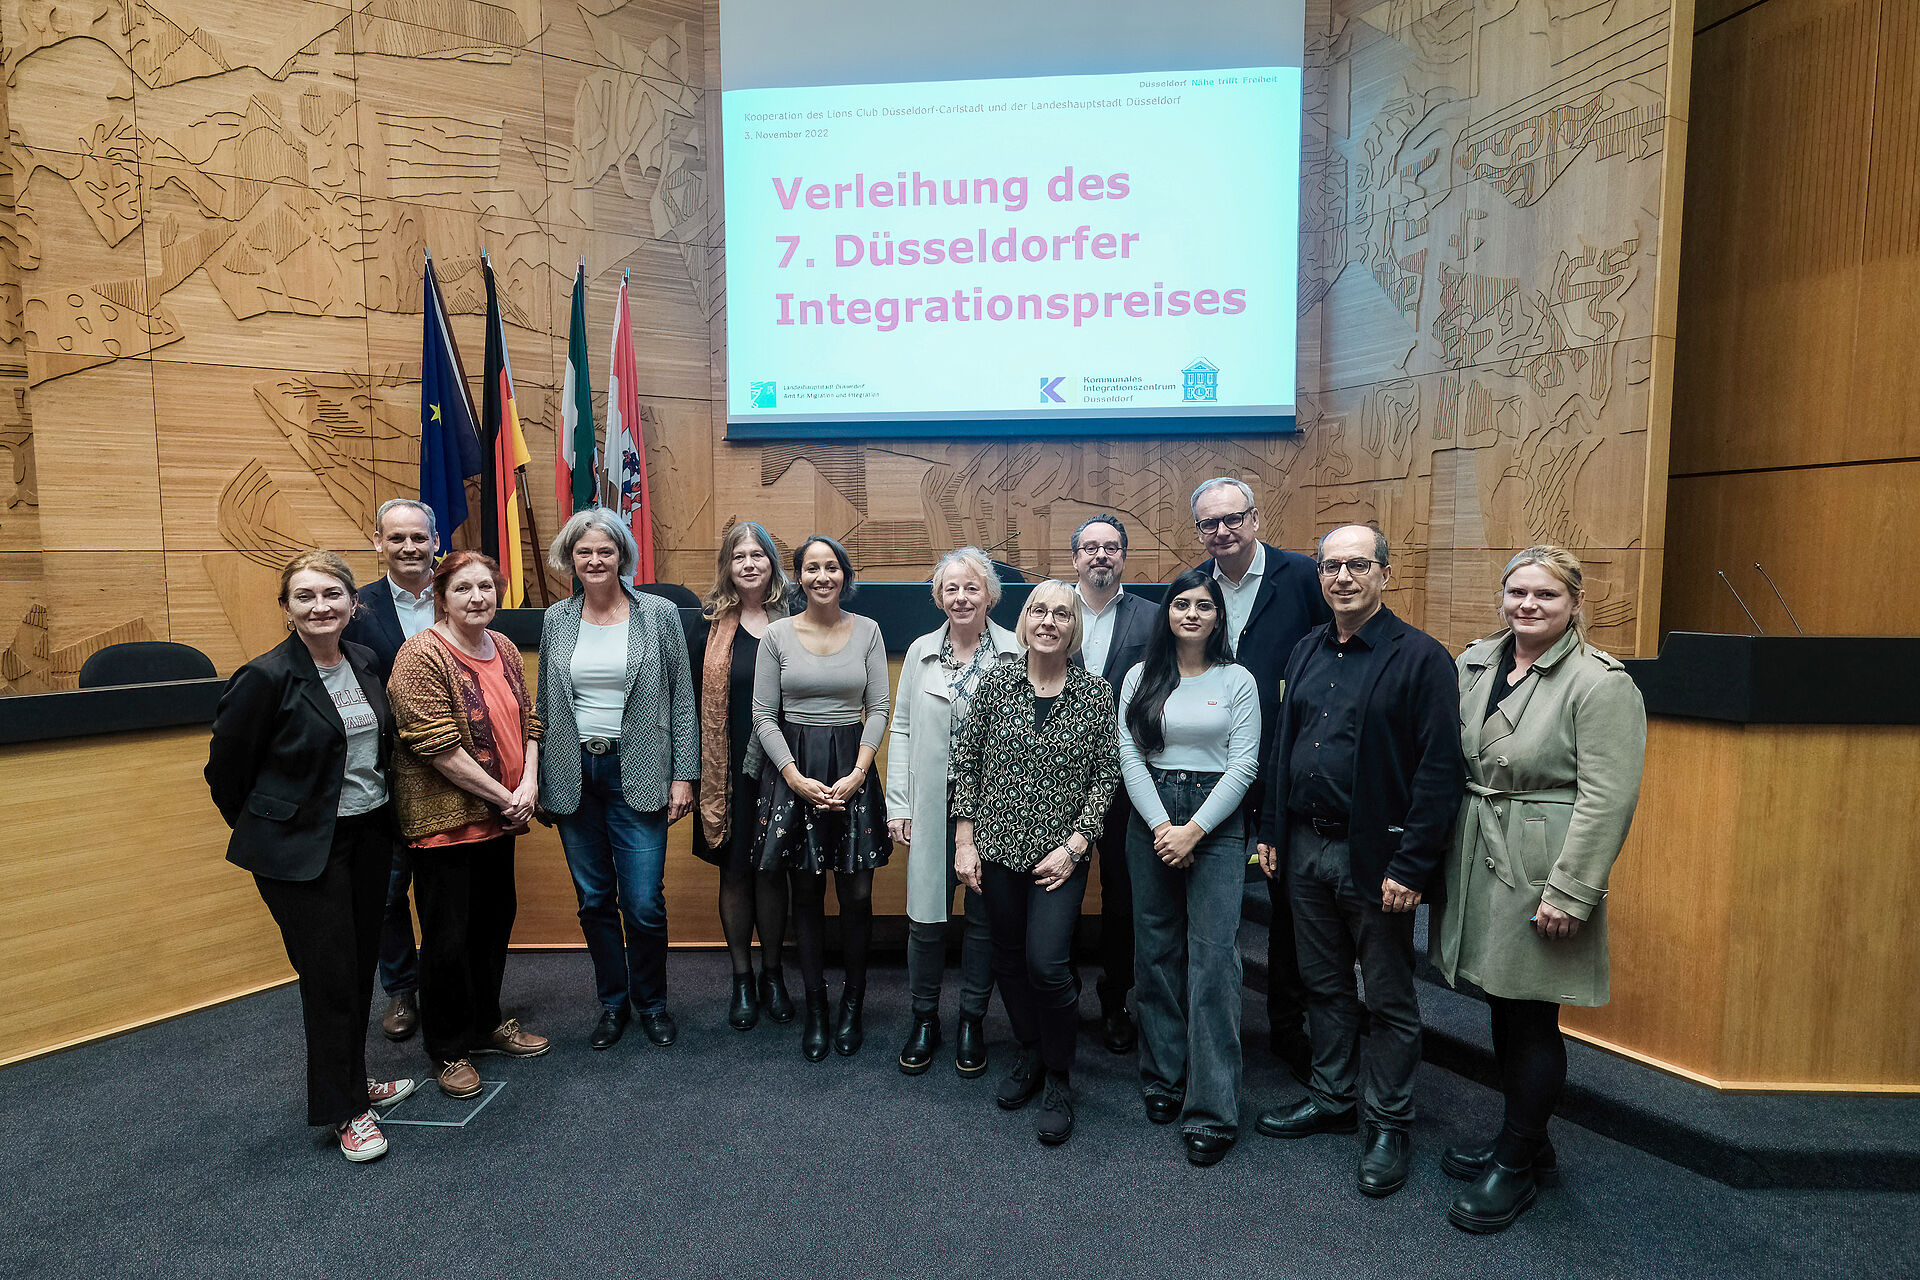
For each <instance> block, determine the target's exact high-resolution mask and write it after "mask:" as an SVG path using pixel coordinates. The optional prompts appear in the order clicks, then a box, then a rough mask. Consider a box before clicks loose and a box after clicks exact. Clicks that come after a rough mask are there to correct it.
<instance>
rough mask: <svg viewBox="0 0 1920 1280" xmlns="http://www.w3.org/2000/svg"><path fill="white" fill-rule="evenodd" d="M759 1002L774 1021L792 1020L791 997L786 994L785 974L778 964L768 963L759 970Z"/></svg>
mask: <svg viewBox="0 0 1920 1280" xmlns="http://www.w3.org/2000/svg"><path fill="white" fill-rule="evenodd" d="M760 1003H761V1004H763V1005H765V1006H767V1016H768V1017H769V1018H772V1019H773V1020H774V1021H775V1022H792V1021H793V997H792V996H790V995H788V994H787V982H786V975H785V974H783V973H781V972H780V966H779V965H777V964H775V965H768V966H767V967H766V968H765V969H763V970H761V972H760Z"/></svg>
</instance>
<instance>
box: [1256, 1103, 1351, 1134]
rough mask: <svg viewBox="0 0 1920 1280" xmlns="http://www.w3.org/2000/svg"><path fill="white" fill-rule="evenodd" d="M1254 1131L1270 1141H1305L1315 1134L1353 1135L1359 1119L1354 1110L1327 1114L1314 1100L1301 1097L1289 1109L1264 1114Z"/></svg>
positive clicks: (1277, 1109) (1276, 1108)
mask: <svg viewBox="0 0 1920 1280" xmlns="http://www.w3.org/2000/svg"><path fill="white" fill-rule="evenodd" d="M1255 1128H1257V1129H1259V1130H1260V1132H1262V1133H1264V1134H1266V1135H1267V1136H1268V1137H1269V1138H1306V1137H1310V1136H1312V1135H1313V1134H1316V1133H1353V1132H1356V1131H1357V1130H1358V1129H1359V1128H1360V1118H1359V1116H1357V1115H1356V1114H1355V1113H1354V1112H1352V1111H1327V1110H1324V1109H1323V1108H1322V1107H1321V1106H1320V1104H1319V1103H1317V1102H1315V1101H1314V1100H1313V1099H1312V1098H1302V1099H1301V1100H1300V1101H1298V1102H1296V1103H1294V1104H1293V1105H1292V1106H1290V1107H1275V1108H1274V1109H1273V1110H1271V1111H1262V1112H1261V1113H1260V1119H1259V1122H1258V1123H1257V1124H1256V1125H1255Z"/></svg>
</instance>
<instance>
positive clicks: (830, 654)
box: [753, 534, 893, 1062]
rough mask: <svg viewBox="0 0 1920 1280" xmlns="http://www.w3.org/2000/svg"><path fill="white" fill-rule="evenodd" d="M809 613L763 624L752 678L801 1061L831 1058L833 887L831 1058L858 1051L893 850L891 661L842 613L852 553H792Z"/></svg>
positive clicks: (767, 861) (872, 626)
mask: <svg viewBox="0 0 1920 1280" xmlns="http://www.w3.org/2000/svg"><path fill="white" fill-rule="evenodd" d="M793 573H794V578H795V579H796V580H797V581H798V582H799V584H800V591H801V594H802V596H803V598H804V599H805V600H806V608H805V609H804V610H803V611H802V612H800V613H798V614H796V615H794V616H792V617H786V618H780V619H778V620H776V621H774V622H772V623H769V624H768V626H767V634H766V636H765V637H764V638H763V639H762V640H761V641H760V657H759V659H758V662H757V664H756V666H755V668H754V677H753V729H754V733H755V734H756V735H757V736H758V738H759V742H760V749H761V750H762V751H764V752H765V753H766V762H765V763H764V764H762V765H761V767H760V813H759V830H758V833H757V835H756V841H757V864H758V866H759V868H760V869H761V870H762V871H775V870H784V871H786V872H787V873H788V875H789V878H790V884H791V894H792V900H793V932H794V941H795V943H796V944H797V946H798V948H799V951H800V974H801V977H802V978H803V980H804V981H805V982H806V987H807V1020H806V1024H805V1026H804V1028H803V1030H802V1031H801V1033H800V1051H801V1053H802V1054H804V1055H805V1056H806V1059H807V1061H808V1062H819V1061H821V1060H822V1059H824V1058H825V1057H826V1056H827V980H826V961H825V956H824V942H823V936H822V935H823V934H824V933H825V930H826V909H827V908H826V877H827V873H828V872H829V871H831V872H832V873H833V887H834V897H835V899H836V900H837V901H838V902H839V904H840V936H841V950H842V952H843V953H844V958H845V964H846V975H847V978H846V986H845V987H844V988H842V990H841V993H840V1011H839V1016H838V1017H837V1018H836V1019H835V1022H834V1027H833V1050H834V1052H835V1053H839V1054H843V1055H852V1054H854V1053H857V1052H859V1049H860V1044H861V1041H862V1039H863V1038H864V1033H863V1031H862V1028H861V1019H860V1015H861V1009H862V1006H863V1005H864V1003H865V1001H866V994H867V951H868V948H869V947H870V946H871V944H872V941H873V869H874V868H875V867H879V866H884V865H885V864H886V861H887V858H888V856H889V855H891V854H892V852H893V841H892V839H890V838H889V837H888V835H887V800H886V796H885V795H883V794H882V792H881V790H880V780H879V779H878V778H875V777H874V776H873V757H874V755H875V753H876V752H877V751H878V750H879V747H880V739H881V736H882V735H883V734H885V733H886V731H887V709H888V706H889V702H890V700H889V698H888V694H887V652H886V648H885V646H884V645H883V644H882V643H881V640H880V627H879V625H878V624H877V623H875V622H874V620H873V619H872V618H863V617H861V616H859V615H858V614H852V613H848V612H846V611H845V610H843V609H842V608H841V607H840V606H841V604H842V602H844V601H845V600H847V599H849V598H850V597H851V596H852V595H853V562H852V560H851V559H849V558H848V556H847V549H846V548H845V547H843V546H841V545H840V544H839V543H838V542H836V541H834V540H833V539H832V538H829V537H827V536H825V535H824V534H814V535H813V536H812V537H810V538H808V539H807V540H806V541H805V542H802V543H801V544H800V546H799V547H798V548H796V549H795V551H794V553H793Z"/></svg>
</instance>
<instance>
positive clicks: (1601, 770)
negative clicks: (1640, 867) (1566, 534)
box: [1435, 546, 1647, 1232]
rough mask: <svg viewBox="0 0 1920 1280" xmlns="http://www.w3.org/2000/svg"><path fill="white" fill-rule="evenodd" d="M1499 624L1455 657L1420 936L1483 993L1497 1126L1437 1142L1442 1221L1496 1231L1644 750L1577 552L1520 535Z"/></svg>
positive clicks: (1534, 1157)
mask: <svg viewBox="0 0 1920 1280" xmlns="http://www.w3.org/2000/svg"><path fill="white" fill-rule="evenodd" d="M1501 592H1502V594H1501V602H1500V611H1501V615H1502V617H1503V618H1504V620H1505V622H1506V627H1505V629H1503V630H1502V631H1500V632H1499V633H1497V634H1495V635H1493V636H1490V637H1489V638H1487V639H1485V640H1481V641H1479V642H1477V643H1475V644H1473V645H1470V646H1468V648H1467V651H1466V652H1465V653H1463V654H1461V655H1460V660H1459V669H1460V745H1461V748H1462V751H1463V753H1464V754H1465V756H1466V763H1467V783H1466V785H1467V796H1466V800H1465V806H1464V808H1463V810H1462V812H1461V815H1460V823H1459V826H1458V827H1457V828H1456V835H1455V844H1454V853H1453V857H1452V859H1451V861H1450V862H1449V863H1448V865H1447V895H1446V901H1445V905H1444V906H1443V908H1442V909H1441V914H1440V918H1439V919H1438V921H1436V923H1435V936H1436V938H1437V939H1438V943H1437V946H1436V948H1435V952H1436V958H1437V960H1438V963H1439V966H1440V971H1441V973H1442V974H1444V975H1445V976H1446V978H1447V981H1449V982H1453V983H1456V984H1457V983H1458V982H1459V981H1460V980H1462V979H1465V980H1466V981H1468V982H1471V983H1473V984H1475V985H1476V986H1478V987H1480V988H1481V989H1482V990H1483V991H1485V992H1486V993H1487V1003H1488V1005H1489V1007H1490V1009H1491V1011H1492V1015H1493V1047H1494V1056H1495V1058H1496V1060H1497V1062H1498V1064H1499V1069H1500V1078H1501V1091H1502V1092H1503V1093H1504V1094H1505V1095H1506V1121H1505V1124H1504V1126H1503V1127H1502V1129H1501V1131H1500V1135H1499V1137H1498V1138H1497V1139H1496V1140H1495V1141H1494V1142H1492V1143H1490V1144H1487V1145H1486V1146H1483V1147H1480V1148H1473V1149H1462V1148H1457V1147H1455V1148H1449V1149H1448V1150H1447V1152H1446V1153H1445V1154H1444V1155H1443V1156H1442V1157H1441V1167H1442V1168H1443V1169H1445V1171H1446V1172H1447V1173H1448V1174H1450V1175H1451V1176H1453V1177H1456V1178H1459V1179H1461V1180H1463V1181H1468V1182H1471V1183H1472V1184H1473V1185H1472V1186H1470V1187H1469V1188H1467V1190H1466V1191H1464V1192H1462V1193H1461V1194H1460V1196H1459V1198H1458V1199H1457V1200H1455V1201H1454V1203H1453V1207H1452V1209H1451V1210H1450V1211H1449V1213H1448V1216H1449V1217H1450V1218H1451V1219H1452V1221H1453V1223H1454V1225H1455V1226H1458V1227H1461V1228H1463V1229H1464V1230H1467V1231H1481V1232H1485V1231H1501V1230H1504V1229H1506V1228H1507V1227H1508V1226H1510V1225H1511V1224H1512V1223H1513V1221H1514V1219H1516V1218H1518V1217H1519V1216H1520V1214H1521V1213H1522V1212H1524V1211H1525V1210H1526V1208H1527V1206H1528V1205H1530V1204H1532V1203H1533V1199H1534V1195H1535V1188H1536V1181H1535V1177H1536V1174H1538V1173H1544V1172H1548V1171H1550V1170H1552V1169H1553V1168H1554V1163H1555V1162H1554V1154H1553V1148H1552V1146H1551V1145H1550V1144H1549V1143H1548V1142H1547V1120H1548V1117H1550V1116H1551V1115H1552V1114H1553V1109H1554V1107H1555V1106H1556V1105H1557V1104H1558V1102H1559V1100H1560V1093H1561V1090H1562V1088H1563V1087H1564V1086H1565V1083H1566V1076H1567V1050H1566V1044H1565V1042H1564V1041H1563V1040H1562V1039H1561V1037H1560V1006H1561V1005H1563V1004H1572V1005H1601V1004H1605V1003H1606V1002H1607V914H1606V895H1607V879H1608V875H1609V873H1610V872H1611V870H1612V868H1613V863H1614V859H1615V858H1617V857H1619V855H1620V847H1621V845H1622V844H1624V843H1625V842H1626V838H1627V828H1628V826H1629V825H1630V824H1631V823H1632V822H1633V811H1634V806H1635V805H1636V804H1637V803H1638V802H1639V798H1640V770H1641V765H1642V762H1643V760H1644V758H1645V755H1646V746H1647V716H1646V708H1645V706H1644V705H1643V703H1642V702H1641V698H1640V690H1639V688H1638V687H1637V686H1636V685H1635V684H1634V682H1633V678H1632V677H1631V676H1629V675H1628V674H1627V672H1626V669H1625V668H1624V667H1622V666H1621V665H1620V663H1619V662H1618V661H1617V660H1616V659H1614V658H1613V657H1612V656H1611V655H1609V654H1606V653H1602V652H1601V651H1600V650H1598V649H1595V648H1592V647H1591V646H1589V645H1588V644H1587V643H1586V627H1585V621H1584V618H1583V617H1582V613H1581V605H1582V603H1583V600H1584V596H1583V593H1582V589H1581V573H1580V562H1579V560H1577V559H1575V558H1574V556H1573V555H1572V554H1571V553H1570V552H1568V551H1565V550H1563V549H1562V548H1559V547H1552V546H1537V547H1529V548H1527V549H1526V550H1525V551H1522V552H1521V553H1520V554H1519V555H1517V556H1515V557H1514V558H1513V559H1512V560H1511V561H1509V562H1508V564H1507V568H1506V573H1505V574H1504V575H1503V577H1502V579H1501Z"/></svg>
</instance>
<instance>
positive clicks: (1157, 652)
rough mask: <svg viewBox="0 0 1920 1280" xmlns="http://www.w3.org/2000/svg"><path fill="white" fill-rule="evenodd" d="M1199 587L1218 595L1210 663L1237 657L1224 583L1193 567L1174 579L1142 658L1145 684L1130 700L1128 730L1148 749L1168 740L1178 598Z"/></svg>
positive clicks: (1176, 667) (1175, 681) (1176, 676)
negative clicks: (1165, 722)
mask: <svg viewBox="0 0 1920 1280" xmlns="http://www.w3.org/2000/svg"><path fill="white" fill-rule="evenodd" d="M1196 587H1204V588H1206V592H1207V594H1208V595H1209V596H1211V597H1213V616H1214V626H1213V630H1212V632H1210V633H1209V634H1208V636H1207V647H1206V657H1207V665H1208V666H1210V667H1224V666H1230V665H1231V664H1232V663H1233V642H1232V641H1230V640H1228V639H1227V598H1226V597H1225V596H1224V595H1222V594H1221V593H1220V584H1219V583H1218V582H1217V581H1215V580H1214V576H1213V575H1212V574H1210V573H1203V572H1201V571H1200V570H1198V569H1189V570H1187V571H1186V572H1185V573H1183V574H1181V575H1180V576H1179V577H1177V578H1175V579H1174V580H1173V581H1172V582H1169V583H1168V584H1167V594H1166V595H1164V596H1162V597H1160V609H1159V617H1158V620H1157V622H1156V623H1155V625H1154V628H1153V633H1152V634H1151V635H1149V636H1148V637H1147V652H1146V655H1145V656H1144V657H1143V658H1141V660H1140V666H1141V671H1140V684H1139V686H1138V687H1137V688H1135V689H1134V691H1133V701H1132V702H1129V703H1128V704H1127V731H1128V732H1129V733H1131V734H1133V740H1134V742H1135V743H1136V744H1138V745H1139V747H1140V750H1141V751H1142V752H1143V753H1145V754H1149V755H1150V754H1152V753H1153V752H1155V751H1158V750H1159V749H1160V748H1161V747H1164V746H1165V745H1166V744H1167V736H1166V734H1165V732H1164V731H1163V730H1162V728H1161V724H1160V720H1161V715H1162V713H1163V712H1165V711H1166V709H1167V696H1168V695H1169V694H1171V693H1172V692H1173V691H1174V690H1175V689H1178V688H1179V687H1180V659H1179V652H1178V650H1177V649H1176V648H1175V646H1174V641H1173V623H1172V621H1171V619H1172V617H1173V598H1174V597H1175V596H1180V595H1185V594H1186V593H1187V592H1189V591H1192V590H1193V589H1194V588H1196Z"/></svg>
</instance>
